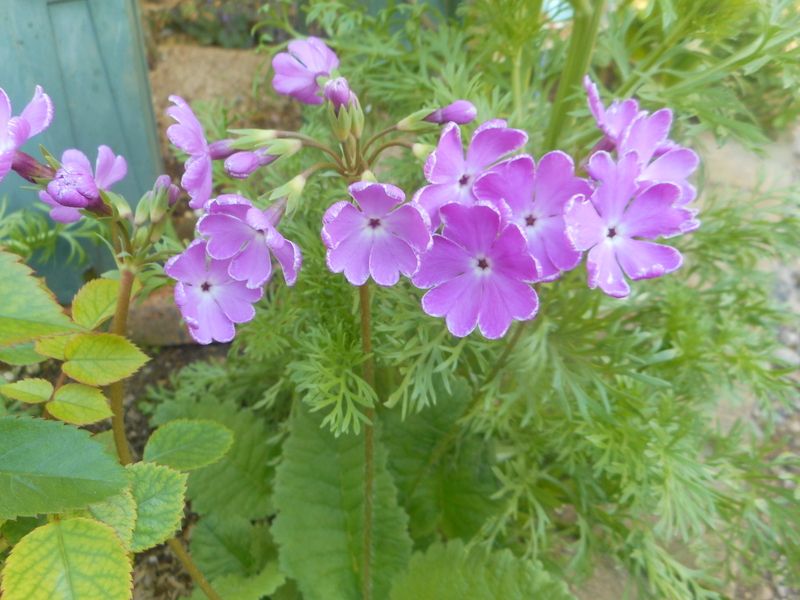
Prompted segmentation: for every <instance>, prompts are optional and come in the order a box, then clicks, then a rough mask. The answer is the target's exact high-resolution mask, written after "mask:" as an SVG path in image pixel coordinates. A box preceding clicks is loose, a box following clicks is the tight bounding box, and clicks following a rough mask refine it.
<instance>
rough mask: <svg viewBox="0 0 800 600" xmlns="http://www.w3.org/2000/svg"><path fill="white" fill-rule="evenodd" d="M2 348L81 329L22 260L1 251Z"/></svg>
mask: <svg viewBox="0 0 800 600" xmlns="http://www.w3.org/2000/svg"><path fill="white" fill-rule="evenodd" d="M0 281H2V282H3V285H0V347H5V346H11V345H15V344H20V343H23V342H30V341H33V340H36V339H38V338H40V337H44V336H47V335H54V334H58V333H65V332H69V331H75V330H77V329H79V327H78V326H77V325H75V324H74V323H72V321H70V320H69V317H67V315H65V314H64V312H63V311H62V310H61V307H60V306H59V304H58V302H56V300H55V298H54V297H53V294H52V292H50V290H48V289H47V288H46V287H45V285H44V283H43V282H42V281H41V280H40V279H37V278H36V277H34V276H33V271H31V269H30V267H28V266H27V265H24V264H22V263H21V262H19V256H17V255H16V254H10V253H8V252H4V251H2V250H0Z"/></svg>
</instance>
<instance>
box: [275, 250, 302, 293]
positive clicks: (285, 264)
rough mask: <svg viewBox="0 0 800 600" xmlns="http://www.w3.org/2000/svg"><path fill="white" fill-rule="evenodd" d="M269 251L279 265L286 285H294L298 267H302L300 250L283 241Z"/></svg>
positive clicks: (298, 270)
mask: <svg viewBox="0 0 800 600" xmlns="http://www.w3.org/2000/svg"><path fill="white" fill-rule="evenodd" d="M270 250H272V254H274V255H275V258H277V259H278V263H279V264H280V265H281V270H282V271H283V279H284V280H285V281H286V285H288V286H292V285H294V284H295V282H296V281H297V275H298V273H299V272H300V267H301V266H302V265H303V255H302V254H301V253H300V248H299V247H298V246H297V244H295V243H294V242H290V241H289V240H286V239H284V241H283V244H280V245H277V246H270Z"/></svg>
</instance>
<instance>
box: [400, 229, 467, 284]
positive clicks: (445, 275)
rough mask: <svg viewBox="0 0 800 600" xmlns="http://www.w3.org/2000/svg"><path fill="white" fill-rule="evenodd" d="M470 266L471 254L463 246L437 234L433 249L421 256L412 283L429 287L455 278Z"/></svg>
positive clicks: (434, 238)
mask: <svg viewBox="0 0 800 600" xmlns="http://www.w3.org/2000/svg"><path fill="white" fill-rule="evenodd" d="M469 268H470V256H469V254H468V253H467V252H466V251H465V250H464V249H463V248H462V247H461V246H459V245H458V244H455V243H453V242H451V241H450V240H448V239H447V238H445V237H442V236H441V235H435V236H433V244H432V245H431V249H430V250H428V251H427V252H426V253H425V254H423V255H422V256H421V257H420V267H419V270H418V271H417V272H416V273H415V274H414V277H413V279H412V283H413V284H414V285H415V286H417V287H418V288H428V287H431V286H434V285H438V284H440V283H442V282H443V281H447V280H448V279H454V278H456V277H458V276H459V275H462V274H463V273H466V272H467V270H468V269H469Z"/></svg>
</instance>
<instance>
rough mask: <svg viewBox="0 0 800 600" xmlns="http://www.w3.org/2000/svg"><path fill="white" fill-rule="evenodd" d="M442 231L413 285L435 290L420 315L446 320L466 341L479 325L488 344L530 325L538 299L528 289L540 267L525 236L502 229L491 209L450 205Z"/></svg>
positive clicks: (443, 212) (504, 226)
mask: <svg viewBox="0 0 800 600" xmlns="http://www.w3.org/2000/svg"><path fill="white" fill-rule="evenodd" d="M440 212H441V215H442V220H443V221H444V230H443V231H442V233H441V235H438V234H437V235H434V236H433V246H432V247H431V249H430V250H429V251H428V252H427V253H426V254H424V255H423V256H422V262H421V265H420V268H419V271H417V273H416V275H414V277H413V279H412V281H413V283H414V285H416V286H417V287H421V288H433V289H431V290H430V291H428V292H427V293H426V294H425V295H424V296H423V297H422V309H423V310H424V311H425V312H426V313H428V314H429V315H431V316H434V317H445V320H446V322H447V328H448V329H449V330H450V333H452V334H453V335H455V336H458V337H464V336H466V335H468V334H469V333H470V332H472V331H473V330H474V329H475V327H476V325H477V326H478V327H479V328H480V331H481V333H482V334H483V335H484V336H485V337H487V338H489V339H496V338H499V337H503V335H505V333H506V331H508V328H509V326H510V325H511V322H512V321H513V320H515V319H516V320H527V319H532V318H533V317H534V316H535V315H536V311H537V310H538V309H539V298H538V297H537V295H536V292H535V291H534V290H533V288H532V287H531V286H530V285H528V282H532V281H534V280H535V279H536V278H537V272H536V261H535V260H534V259H533V257H532V256H531V255H530V253H529V252H528V246H527V242H526V240H525V236H524V235H523V233H522V231H521V230H520V229H519V227H517V226H516V225H515V224H513V223H509V224H503V222H502V219H501V218H500V214H499V213H498V211H497V210H496V209H494V208H493V207H491V206H481V205H476V206H464V205H461V204H455V203H451V204H447V205H445V206H443V207H442V208H441V211H440Z"/></svg>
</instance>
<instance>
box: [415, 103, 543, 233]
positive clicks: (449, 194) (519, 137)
mask: <svg viewBox="0 0 800 600" xmlns="http://www.w3.org/2000/svg"><path fill="white" fill-rule="evenodd" d="M527 141H528V135H527V134H526V133H525V132H524V131H521V130H519V129H510V128H508V127H507V126H506V122H505V121H503V120H502V119H494V120H491V121H486V122H485V123H483V124H482V125H481V126H480V127H478V129H476V130H475V133H474V134H473V136H472V141H470V144H469V148H468V149H467V155H466V158H465V157H464V150H463V147H462V145H461V130H460V129H459V127H458V125H456V124H455V123H449V124H447V125H445V127H444V130H443V131H442V135H441V137H440V138H439V145H438V146H437V147H436V150H434V151H433V152H431V154H430V156H428V160H426V161H425V179H427V180H428V182H429V183H430V185H426V186H425V187H423V188H422V189H420V190H419V191H418V192H417V193H416V194H415V195H414V202H417V203H419V204H421V205H422V207H423V208H424V209H425V210H426V211H428V215H429V216H430V220H431V227H432V228H433V229H436V228H437V227H438V226H439V223H440V222H441V220H440V218H439V207H441V206H442V205H444V204H447V203H449V202H458V203H460V204H468V205H469V204H474V203H475V200H477V199H476V198H475V195H474V194H473V192H472V185H473V183H474V182H475V179H476V178H477V177H478V175H480V174H481V173H483V172H484V171H486V169H487V168H489V167H490V166H491V165H492V164H494V163H496V162H497V161H498V160H500V158H501V157H502V156H503V155H505V154H508V153H509V152H513V151H514V150H517V149H519V148H521V147H522V146H524V145H525V143H526V142H527Z"/></svg>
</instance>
